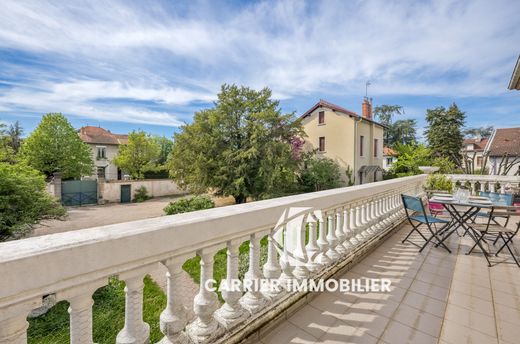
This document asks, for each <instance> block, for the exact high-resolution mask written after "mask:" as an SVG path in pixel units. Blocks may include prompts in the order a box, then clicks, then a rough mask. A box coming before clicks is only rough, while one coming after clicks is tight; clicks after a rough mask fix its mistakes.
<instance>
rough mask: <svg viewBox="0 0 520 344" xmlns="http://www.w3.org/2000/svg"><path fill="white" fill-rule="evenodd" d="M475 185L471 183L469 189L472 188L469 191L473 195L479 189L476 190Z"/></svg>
mask: <svg viewBox="0 0 520 344" xmlns="http://www.w3.org/2000/svg"><path fill="white" fill-rule="evenodd" d="M475 184H476V182H475V181H473V180H472V181H470V182H469V187H470V190H469V191H470V193H471V194H472V195H475V194H476V193H477V188H476V186H475Z"/></svg>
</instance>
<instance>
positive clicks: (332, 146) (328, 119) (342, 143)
mask: <svg viewBox="0 0 520 344" xmlns="http://www.w3.org/2000/svg"><path fill="white" fill-rule="evenodd" d="M320 111H324V112H325V123H324V124H319V123H318V113H319V112H320ZM302 124H303V128H304V130H305V133H306V134H307V138H305V146H304V148H305V149H306V150H307V151H310V150H313V149H318V148H319V138H320V137H325V152H322V153H320V154H323V155H324V156H326V157H327V158H330V159H333V160H334V161H336V162H337V163H338V164H339V166H340V167H341V170H342V171H341V172H342V173H341V176H342V179H343V180H345V181H346V179H347V177H346V174H345V170H346V169H347V167H350V168H351V169H352V170H353V178H354V179H355V184H359V183H360V180H359V172H358V171H359V169H360V168H361V166H364V165H377V166H380V167H382V166H383V128H382V127H380V126H378V125H375V124H373V123H372V122H368V121H366V120H363V119H360V118H359V117H351V116H349V115H346V114H343V113H339V112H335V111H332V110H330V109H327V108H323V107H322V108H318V109H316V110H315V111H313V112H312V113H311V114H310V115H309V116H307V117H306V118H305V119H304V120H303V122H302ZM356 126H357V130H356ZM356 131H357V133H356ZM361 135H363V136H364V137H365V139H364V140H365V144H364V156H363V157H360V156H359V153H360V151H359V137H360V136H361ZM374 138H376V139H378V152H377V153H378V154H377V157H374ZM367 178H368V177H367ZM367 178H365V179H364V182H365V181H373V180H374V178H373V176H372V177H371V178H368V179H367ZM381 178H382V175H381V173H379V174H378V176H377V180H380V179H381Z"/></svg>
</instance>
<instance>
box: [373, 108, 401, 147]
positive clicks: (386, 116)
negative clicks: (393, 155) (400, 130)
mask: <svg viewBox="0 0 520 344" xmlns="http://www.w3.org/2000/svg"><path fill="white" fill-rule="evenodd" d="M402 114H404V110H403V107H402V106H400V105H385V104H383V105H380V106H376V107H375V108H374V118H375V119H377V120H378V121H379V123H381V124H383V125H385V126H386V127H388V129H387V130H385V137H384V145H385V146H392V145H393V142H392V141H391V138H392V136H391V132H392V128H391V127H392V120H393V117H394V116H397V115H402Z"/></svg>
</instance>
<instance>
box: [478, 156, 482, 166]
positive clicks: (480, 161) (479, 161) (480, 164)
mask: <svg viewBox="0 0 520 344" xmlns="http://www.w3.org/2000/svg"><path fill="white" fill-rule="evenodd" d="M477 167H482V157H481V156H477Z"/></svg>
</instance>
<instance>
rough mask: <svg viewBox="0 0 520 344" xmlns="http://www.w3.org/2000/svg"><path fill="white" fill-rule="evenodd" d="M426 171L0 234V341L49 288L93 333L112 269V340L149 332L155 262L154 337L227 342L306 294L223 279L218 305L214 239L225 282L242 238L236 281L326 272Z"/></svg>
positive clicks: (397, 216) (142, 338)
mask: <svg viewBox="0 0 520 344" xmlns="http://www.w3.org/2000/svg"><path fill="white" fill-rule="evenodd" d="M479 177H482V176H479ZM425 179H426V175H420V176H412V177H405V178H399V179H393V180H388V181H383V182H377V183H371V184H366V185H359V186H354V187H348V188H340V189H333V190H327V191H321V192H315V193H307V194H301V195H295V196H289V197H283V198H277V199H271V200H265V201H259V202H253V203H248V204H240V205H233V206H228V207H222V208H215V209H209V210H203V211H197V212H192V213H186V214H179V215H172V216H164V217H159V218H154V219H147V220H142V221H135V222H128V223H121V224H117V225H110V226H103V227H95V228H89V229H84V230H78V231H72V232H66V233H59V234H52V235H47V236H41V237H34V238H28V239H23V240H17V241H11V242H5V243H1V244H0V276H1V278H0V343H2V344H3V343H9V344H20V343H26V342H27V328H28V323H27V320H26V318H27V315H28V314H29V312H30V311H31V310H32V309H34V308H37V307H39V306H40V305H41V303H42V298H43V296H45V295H49V294H54V295H56V298H57V300H58V301H61V300H67V301H68V302H69V303H70V308H69V313H70V341H71V343H74V344H76V343H78V344H79V343H81V344H91V343H93V338H92V304H93V301H92V294H93V293H94V292H95V291H96V290H97V289H98V288H100V287H102V286H104V285H106V284H107V283H108V279H109V278H110V277H113V276H117V277H118V278H119V279H120V280H123V281H124V282H125V284H126V287H125V297H126V303H125V324H124V327H123V328H122V329H121V331H120V332H119V334H118V336H117V340H116V342H117V343H120V344H122V343H125V344H130V343H133V344H143V343H147V342H148V338H149V331H150V330H149V324H147V323H145V322H144V321H143V316H142V309H143V278H144V276H145V275H146V274H148V273H150V272H151V271H154V270H155V269H156V266H157V264H162V265H164V266H165V267H166V269H167V274H166V280H167V289H166V290H167V292H166V294H167V306H166V308H165V309H164V311H163V312H162V314H161V316H160V329H161V331H162V333H163V334H164V338H163V339H162V340H161V343H209V342H222V343H224V342H225V343H232V342H237V341H238V340H239V339H238V338H244V337H246V336H247V335H248V334H250V333H251V332H252V331H254V330H255V329H257V328H259V327H260V326H262V324H265V321H263V320H262V319H268V318H272V317H273V314H275V313H276V312H277V311H279V310H281V309H283V306H281V305H284V304H288V300H295V299H297V298H298V297H301V296H302V295H304V294H302V293H300V294H298V292H296V293H295V292H289V291H287V290H280V291H279V292H276V291H272V290H266V291H248V292H247V293H245V294H242V293H241V292H236V291H233V290H226V289H225V288H224V290H222V298H223V299H224V303H223V304H222V305H221V303H220V302H219V300H218V298H217V294H216V293H215V292H212V291H209V290H207V289H206V288H205V287H204V286H205V282H206V281H208V280H209V279H210V278H211V276H213V256H214V254H215V253H216V252H217V251H218V250H221V249H223V248H227V252H228V253H227V276H226V280H227V281H231V280H233V279H236V278H237V276H238V247H239V245H240V244H241V243H242V242H244V241H246V240H249V242H250V252H249V269H248V271H247V273H246V275H245V278H244V281H250V282H254V281H257V280H259V279H263V278H267V279H270V280H274V279H278V280H279V281H280V282H281V285H286V283H287V282H288V281H289V280H293V279H296V280H301V279H303V278H318V277H323V276H330V271H332V270H333V269H334V267H337V266H339V265H341V264H342V262H344V261H346V260H347V259H352V257H353V256H355V255H357V254H359V252H363V251H366V250H367V249H368V248H369V247H370V246H371V245H372V246H374V245H377V240H376V239H378V238H379V239H380V240H382V239H381V238H384V236H385V235H386V234H387V232H389V231H390V230H391V229H393V228H394V227H396V226H397V225H399V224H400V223H401V222H402V221H403V219H404V218H403V216H404V214H403V210H402V206H401V200H400V194H401V193H406V194H411V195H419V194H421V193H422V192H423V189H422V186H423V183H424V181H425ZM452 180H454V179H453V177H452ZM460 180H461V181H464V180H468V181H470V182H471V180H470V179H460ZM265 236H267V237H268V259H267V263H266V264H265V265H264V266H263V267H262V266H260V264H259V258H260V250H259V248H260V240H261V239H262V238H263V237H265ZM195 255H198V256H200V258H201V261H200V270H201V271H200V291H199V293H198V294H197V295H196V296H195V298H194V300H193V310H194V313H195V320H194V321H192V322H190V323H188V316H187V311H186V308H185V307H184V306H183V305H182V304H181V303H180V301H179V299H180V295H179V291H178V289H179V283H180V273H181V269H182V264H183V263H184V262H185V261H186V260H187V259H189V258H191V257H193V256H195ZM327 273H329V275H327Z"/></svg>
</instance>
